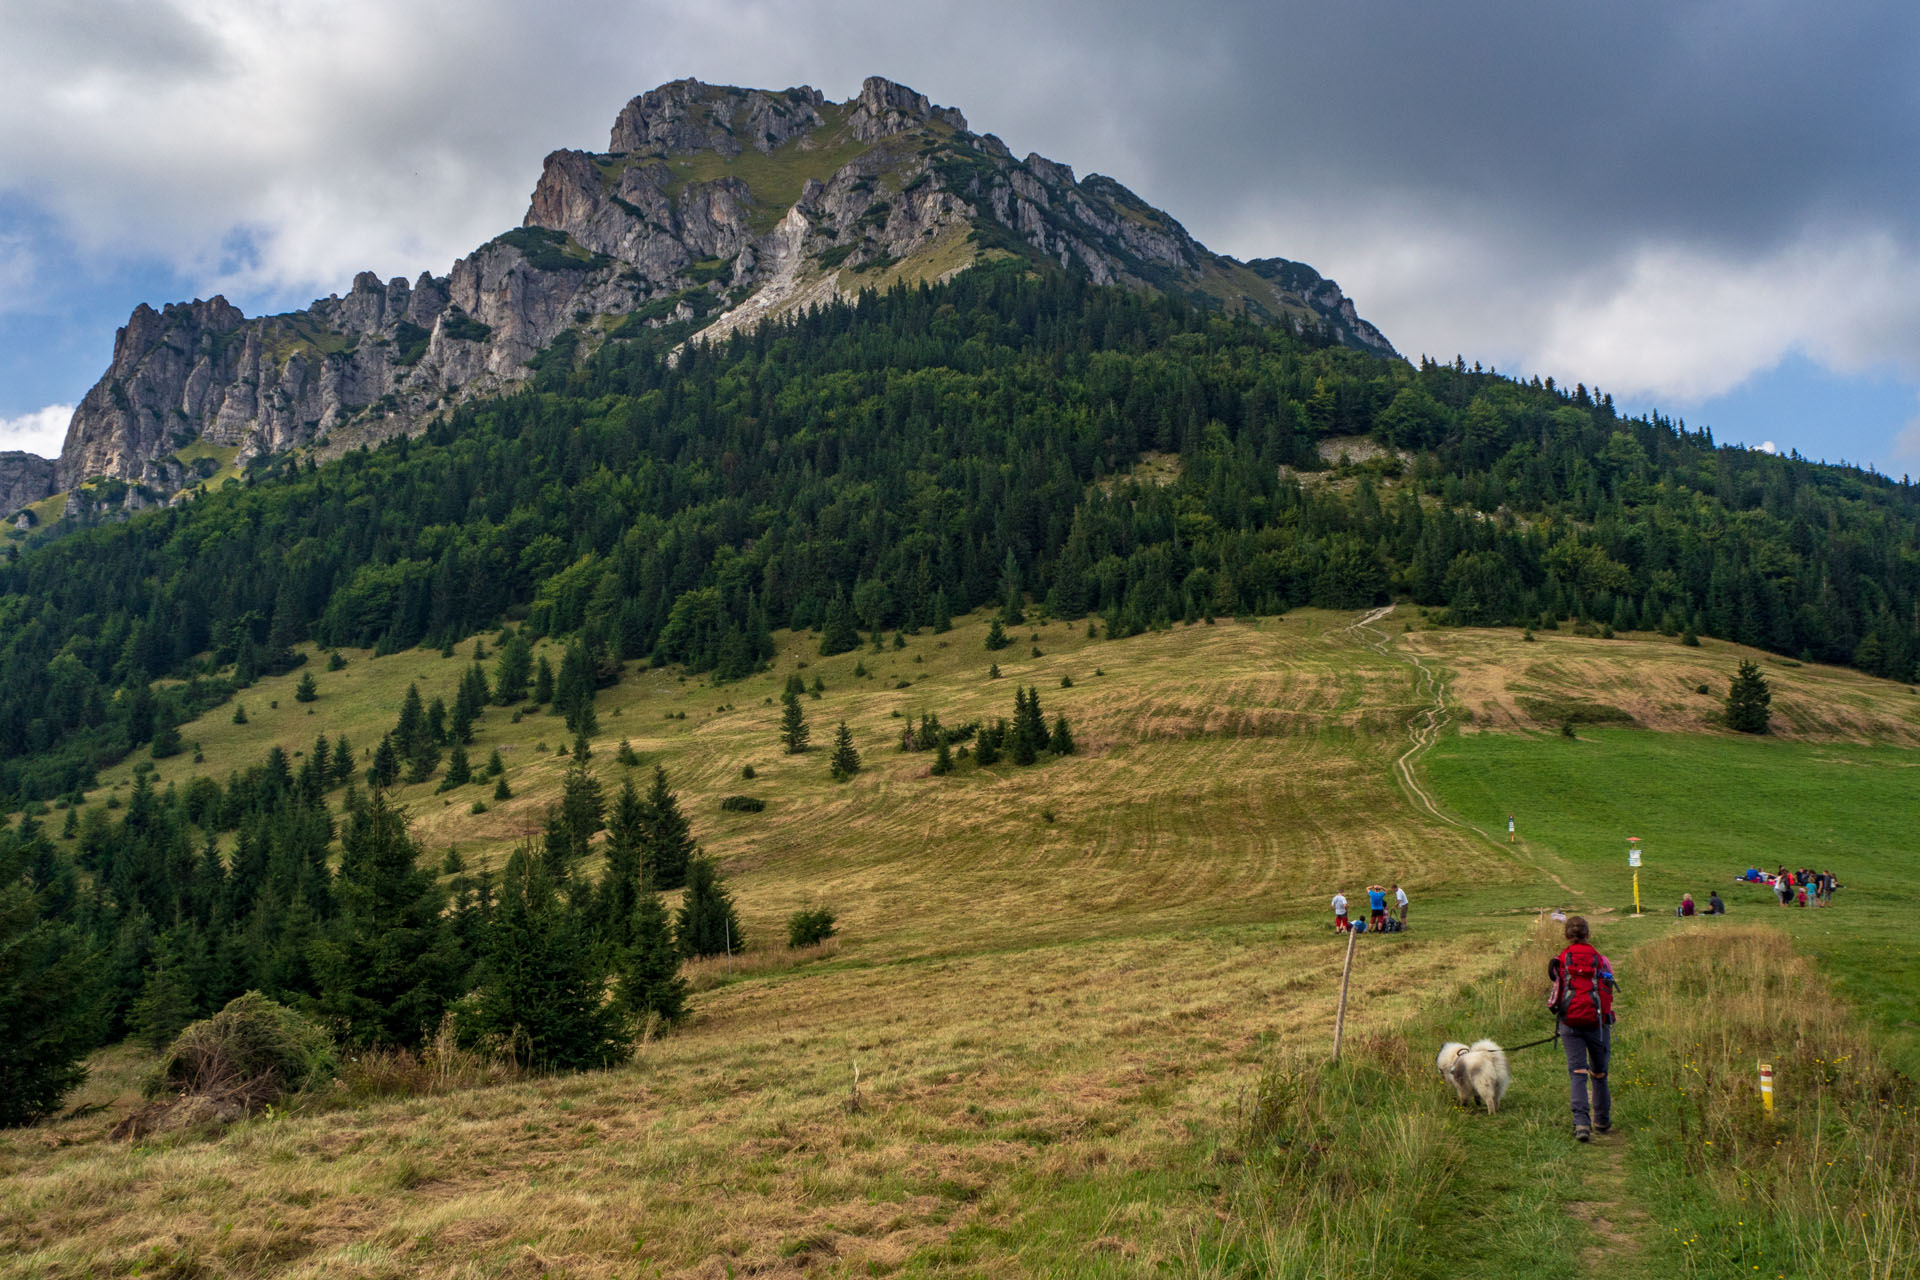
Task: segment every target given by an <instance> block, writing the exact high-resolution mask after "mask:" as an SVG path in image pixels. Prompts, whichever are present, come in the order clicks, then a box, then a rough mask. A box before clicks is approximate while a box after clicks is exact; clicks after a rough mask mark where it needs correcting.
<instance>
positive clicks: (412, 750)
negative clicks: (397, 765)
mask: <svg viewBox="0 0 1920 1280" xmlns="http://www.w3.org/2000/svg"><path fill="white" fill-rule="evenodd" d="M426 737H427V707H426V703H424V702H423V701H421V698H420V686H419V685H417V684H414V683H412V682H409V683H408V684H407V693H406V696H405V697H404V698H402V699H401V700H400V719H399V720H398V721H396V722H395V724H394V726H393V749H394V750H395V751H397V752H399V753H400V757H401V759H403V760H411V759H413V757H414V755H415V754H417V753H418V752H419V750H420V747H421V744H422V743H423V742H425V741H426Z"/></svg>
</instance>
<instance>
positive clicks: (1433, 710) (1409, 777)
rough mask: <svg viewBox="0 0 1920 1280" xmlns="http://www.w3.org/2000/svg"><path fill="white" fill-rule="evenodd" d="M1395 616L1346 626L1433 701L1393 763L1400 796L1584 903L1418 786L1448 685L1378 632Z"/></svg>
mask: <svg viewBox="0 0 1920 1280" xmlns="http://www.w3.org/2000/svg"><path fill="white" fill-rule="evenodd" d="M1393 610H1394V606H1393V605H1390V604H1389V605H1382V606H1381V607H1380V608H1378V609H1375V610H1373V611H1371V612H1370V613H1366V614H1362V615H1361V616H1360V617H1359V618H1357V619H1355V620H1354V621H1353V622H1352V623H1351V624H1350V625H1348V627H1347V628H1346V631H1347V632H1348V633H1350V634H1352V635H1354V636H1356V637H1358V638H1360V640H1361V643H1363V644H1365V645H1366V646H1367V647H1368V648H1369V649H1372V650H1373V651H1374V652H1375V653H1378V654H1379V655H1380V656H1382V657H1384V658H1398V659H1400V660H1401V661H1403V662H1407V663H1410V664H1411V665H1412V666H1413V668H1414V669H1415V670H1416V671H1418V672H1419V673H1420V681H1421V686H1422V689H1423V691H1424V693H1425V694H1426V695H1427V696H1428V697H1430V698H1432V699H1433V702H1432V705H1431V706H1428V707H1426V708H1425V709H1424V710H1422V711H1421V712H1420V713H1418V715H1416V716H1415V718H1414V719H1413V720H1411V721H1409V722H1408V725H1407V733H1408V742H1407V749H1406V750H1405V751H1402V752H1401V753H1400V754H1399V755H1398V756H1397V757H1396V758H1395V759H1394V762H1393V772H1394V776H1395V778H1397V779H1398V780H1399V783H1400V788H1401V790H1403V791H1405V792H1406V793H1407V798H1408V799H1410V800H1412V801H1413V802H1414V804H1415V805H1417V806H1418V807H1420V808H1422V809H1424V810H1426V811H1427V812H1428V813H1429V814H1431V815H1432V816H1433V817H1434V818H1436V819H1438V820H1439V821H1441V822H1444V823H1446V824H1447V825H1448V826H1450V827H1456V828H1458V829H1459V830H1461V831H1470V832H1473V833H1474V834H1476V835H1478V836H1481V837H1483V838H1484V839H1486V840H1487V841H1488V842H1489V843H1491V844H1494V845H1498V846H1499V847H1501V848H1503V849H1505V850H1507V851H1508V852H1509V853H1514V854H1517V855H1518V856H1520V857H1522V858H1524V859H1525V861H1526V862H1527V864H1528V865H1529V866H1531V867H1532V868H1533V869H1534V870H1536V871H1538V872H1540V874H1542V875H1544V876H1546V877H1547V878H1548V879H1549V880H1552V881H1553V882H1554V884H1556V885H1558V886H1559V887H1560V889H1561V890H1562V891H1563V892H1565V893H1566V895H1567V898H1568V900H1569V901H1576V900H1577V901H1581V902H1585V901H1586V900H1587V895H1586V894H1584V893H1581V892H1580V891H1579V890H1577V889H1575V888H1574V887H1573V886H1572V885H1570V884H1568V883H1567V882H1566V881H1565V880H1563V879H1561V877H1560V874H1559V873H1558V872H1556V871H1555V870H1554V869H1553V868H1552V867H1549V866H1546V865H1545V864H1544V863H1542V862H1541V861H1540V860H1539V859H1538V858H1536V857H1534V856H1533V855H1532V853H1531V852H1524V853H1523V852H1521V851H1522V850H1523V849H1525V846H1524V845H1509V844H1506V843H1504V842H1502V841H1501V840H1500V838H1499V837H1498V836H1496V835H1495V834H1494V833H1493V832H1491V831H1489V830H1487V829H1486V828H1485V827H1483V826H1480V825H1479V824H1477V823H1473V822H1468V821H1467V820H1466V819H1464V818H1459V817H1456V816H1455V815H1453V814H1451V813H1448V812H1446V811H1445V810H1444V809H1442V808H1441V807H1440V805H1439V803H1438V802H1437V801H1435V800H1434V798H1433V794H1432V793H1431V792H1430V791H1428V790H1427V789H1426V787H1424V786H1423V785H1421V782H1420V776H1419V774H1418V772H1417V771H1416V770H1415V765H1417V764H1418V763H1419V761H1420V757H1421V756H1423V755H1425V754H1426V752H1427V750H1428V749H1429V748H1430V747H1432V746H1433V744H1434V743H1435V742H1437V741H1438V740H1439V738H1440V733H1441V730H1443V729H1445V728H1446V727H1447V724H1448V723H1449V722H1450V721H1451V720H1452V718H1453V713H1452V711H1451V710H1450V709H1449V708H1448V706H1447V690H1446V685H1445V684H1444V683H1443V682H1442V681H1441V679H1440V676H1439V673H1438V672H1437V671H1435V670H1434V668H1433V667H1432V666H1429V665H1428V662H1427V659H1425V658H1423V657H1422V656H1421V655H1419V654H1417V653H1413V652H1411V651H1409V650H1404V649H1399V648H1396V647H1395V646H1394V643H1393V636H1392V635H1391V634H1390V633H1388V632H1387V631H1385V630H1384V629H1382V628H1381V627H1380V625H1379V624H1380V623H1381V622H1384V621H1385V620H1386V619H1387V618H1388V617H1389V616H1390V615H1391V614H1392V613H1393ZM1609 909H1610V908H1606V907H1598V908H1595V907H1591V906H1589V907H1588V908H1587V911H1588V913H1589V914H1604V913H1605V912H1606V911H1608V910H1609Z"/></svg>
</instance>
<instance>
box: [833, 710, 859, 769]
mask: <svg viewBox="0 0 1920 1280" xmlns="http://www.w3.org/2000/svg"><path fill="white" fill-rule="evenodd" d="M827 768H828V772H829V773H831V774H832V775H833V780H834V781H835V782H845V781H846V780H847V779H848V778H851V777H852V776H853V775H854V774H856V773H858V772H860V753H859V752H858V751H856V750H854V747H853V730H851V729H849V728H847V722H846V721H845V720H842V721H841V722H840V727H839V728H838V729H836V730H834V734H833V757H832V758H831V759H830V760H828V762H827Z"/></svg>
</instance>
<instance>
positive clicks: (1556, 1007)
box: [1547, 942, 1613, 1028]
mask: <svg viewBox="0 0 1920 1280" xmlns="http://www.w3.org/2000/svg"><path fill="white" fill-rule="evenodd" d="M1554 968H1555V974H1554V980H1553V995H1552V998H1551V999H1550V1000H1549V1001H1548V1003H1547V1009H1548V1011H1549V1012H1551V1013H1552V1014H1553V1015H1554V1016H1555V1017H1557V1018H1559V1019H1560V1021H1562V1022H1564V1023H1566V1024H1567V1025H1568V1026H1570V1027H1583V1028H1584V1027H1602V1026H1611V1025H1612V1023H1613V987H1612V985H1611V984H1610V979H1611V978H1612V976H1613V975H1612V974H1609V973H1605V972H1604V971H1603V970H1602V968H1601V962H1600V953H1599V952H1598V951H1595V950H1594V949H1593V948H1592V947H1591V946H1590V945H1588V944H1587V943H1584V942H1576V943H1573V944H1572V945H1571V946H1569V947H1568V948H1567V949H1566V950H1565V951H1562V952H1561V953H1560V956H1559V960H1558V961H1557V963H1556V965H1555V966H1554Z"/></svg>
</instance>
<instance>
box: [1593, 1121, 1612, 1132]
mask: <svg viewBox="0 0 1920 1280" xmlns="http://www.w3.org/2000/svg"><path fill="white" fill-rule="evenodd" d="M1593 1131H1594V1132H1595V1133H1612V1132H1613V1121H1611V1120H1596V1121H1594V1124H1593Z"/></svg>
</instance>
